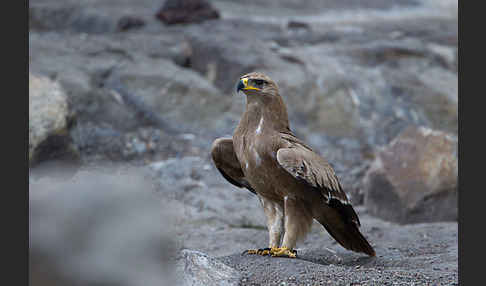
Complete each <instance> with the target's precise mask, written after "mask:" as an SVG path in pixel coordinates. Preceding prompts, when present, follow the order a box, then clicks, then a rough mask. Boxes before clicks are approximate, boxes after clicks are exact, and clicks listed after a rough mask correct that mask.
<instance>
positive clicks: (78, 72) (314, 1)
mask: <svg viewBox="0 0 486 286" xmlns="http://www.w3.org/2000/svg"><path fill="white" fill-rule="evenodd" d="M457 4H458V3H457V1H452V0H393V1H390V0H387V1H385V0H370V1H358V0H356V1H355V0H346V1H342V0H309V1H295V0H283V1H264V0H250V1H234V0H213V1H210V0H206V1H203V0H179V1H174V0H172V1H171V0H166V1H164V0H139V1H130V0H85V1H74V0H62V1H59V0H31V1H29V166H30V168H29V197H30V245H29V248H30V274H31V281H30V283H31V285H78V284H79V285H152V284H153V285H156V284H157V285H165V284H164V283H169V284H167V285H172V284H170V283H172V282H173V281H178V282H177V283H180V284H184V285H208V283H210V282H209V281H219V282H220V284H219V285H237V284H238V283H239V284H240V285H254V284H261V285H267V284H268V285H307V284H310V285H314V284H316V283H317V284H319V283H321V284H326V283H337V284H340V283H341V284H343V285H346V284H349V283H354V282H356V283H359V284H362V285H367V284H373V283H378V284H381V285H387V284H390V285H391V283H392V282H393V281H394V282H397V283H402V284H403V285H411V284H415V285H417V284H418V285H421V284H433V285H454V284H457V283H458V276H457V196H458V185H457V173H458V164H457V144H458V138H457V132H458V108H457V106H458V49H457V47H458V22H457V20H458V14H457V12H458V8H457ZM254 70H258V71H263V72H265V73H267V74H268V75H269V76H271V77H272V78H273V79H274V80H275V81H276V82H277V83H278V85H279V86H280V90H281V95H282V96H283V98H284V100H285V102H286V103H287V106H288V110H289V115H290V121H291V129H292V130H293V131H294V132H295V133H296V134H297V135H298V136H299V137H300V138H302V139H303V140H304V141H306V142H307V143H308V144H309V145H311V146H312V147H313V148H314V149H315V150H316V151H318V152H319V153H321V154H322V155H323V156H324V157H325V158H327V160H328V161H329V162H330V163H331V164H332V166H333V167H334V168H335V170H336V173H337V175H338V176H339V178H340V179H341V182H342V185H343V187H344V188H345V190H346V192H347V193H348V196H349V197H350V199H351V201H352V203H353V205H354V206H355V207H356V209H357V211H358V213H359V215H360V219H361V221H362V225H363V226H362V231H363V233H364V234H365V236H367V237H368V238H369V240H370V241H371V242H372V245H373V246H374V247H375V248H376V251H377V257H376V258H375V259H373V260H369V259H368V258H365V257H362V256H360V255H359V254H355V253H352V252H349V251H346V250H344V249H343V248H342V247H340V246H339V245H337V244H336V243H334V242H333V240H332V239H331V238H330V237H329V235H328V234H327V233H326V231H325V230H324V229H323V228H322V227H320V226H319V225H318V224H316V225H314V227H313V231H312V233H311V234H310V235H309V237H308V238H307V239H306V240H305V241H303V242H302V243H301V244H300V245H299V246H298V247H299V250H298V251H299V254H301V257H302V259H300V260H292V261H290V260H282V259H273V260H272V259H270V258H268V259H267V258H260V260H258V259H257V258H254V257H245V256H239V253H240V252H241V251H243V250H244V249H248V248H255V247H263V246H266V243H267V233H266V229H265V219H264V215H263V211H262V210H261V207H260V205H259V202H258V200H257V199H256V198H255V197H254V196H253V195H252V194H251V193H250V192H248V191H246V190H240V189H237V188H236V187H233V186H232V185H230V184H229V183H227V182H226V181H225V180H224V178H223V177H221V176H220V175H219V173H218V172H217V171H216V170H215V168H214V166H213V164H212V162H211V160H210V156H209V149H210V146H211V143H212V141H213V140H214V139H215V138H217V137H221V136H231V134H232V132H233V130H234V128H235V126H236V125H237V123H238V120H239V117H240V115H241V113H242V111H243V109H244V104H245V98H244V96H242V95H241V94H240V95H237V94H236V93H235V84H236V81H237V78H238V77H239V76H240V75H242V74H244V73H247V72H250V71H254ZM182 249H185V250H183V251H180V250H182ZM330 266H333V267H330ZM172 268H174V269H176V270H174V269H172ZM265 269H273V271H270V272H269V271H265ZM173 270H174V271H173ZM174 273H175V274H176V275H173V274H174ZM278 273H286V274H285V275H277V274H278ZM173 279H175V280H173ZM171 281H172V282H171ZM174 283H175V282H174ZM198 283H199V284H198ZM281 283H286V284H281Z"/></svg>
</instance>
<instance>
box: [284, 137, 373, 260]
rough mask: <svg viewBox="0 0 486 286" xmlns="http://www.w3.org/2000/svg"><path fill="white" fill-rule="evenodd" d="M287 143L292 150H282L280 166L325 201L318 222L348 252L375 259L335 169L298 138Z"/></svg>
mask: <svg viewBox="0 0 486 286" xmlns="http://www.w3.org/2000/svg"><path fill="white" fill-rule="evenodd" d="M285 137H287V138H285ZM285 139H287V140H285ZM284 140H285V141H286V142H287V144H286V145H287V146H288V147H286V148H280V149H278V151H277V161H278V164H279V165H280V166H281V167H282V168H283V169H285V170H286V171H287V172H288V173H289V174H290V175H292V176H293V177H294V178H295V179H297V180H299V181H301V182H302V183H304V184H305V185H307V186H308V187H309V188H312V189H315V190H318V191H320V193H321V194H322V196H323V197H324V199H325V203H324V204H323V205H322V206H320V207H319V211H318V214H317V215H316V217H315V219H316V220H317V221H319V223H321V224H322V225H323V226H324V227H325V228H326V230H327V231H328V232H329V234H330V235H331V236H332V237H333V238H334V239H336V240H337V241H338V242H339V243H340V244H341V245H342V246H344V247H345V248H347V249H351V250H354V251H358V252H364V253H366V254H368V255H371V256H374V255H375V251H374V250H373V247H371V245H370V244H369V243H368V241H367V240H366V238H365V237H364V236H363V235H362V234H361V233H360V232H359V229H358V227H359V226H360V221H359V218H358V215H357V214H356V212H355V211H354V209H353V207H352V206H351V204H350V203H349V201H348V198H347V196H346V194H345V193H344V191H343V188H342V186H341V183H340V182H339V180H338V178H337V176H336V174H335V172H334V170H333V168H332V167H331V166H330V165H329V163H328V162H326V160H325V159H324V158H322V157H321V156H319V155H318V154H317V153H315V152H314V151H312V150H311V149H310V148H309V147H307V146H306V145H305V144H303V143H302V142H301V141H300V140H298V139H297V138H295V137H293V138H291V137H290V136H289V135H285V136H284ZM288 143H290V144H288Z"/></svg>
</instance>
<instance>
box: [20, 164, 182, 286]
mask: <svg viewBox="0 0 486 286" xmlns="http://www.w3.org/2000/svg"><path fill="white" fill-rule="evenodd" d="M53 172H56V170H54V171H53ZM178 212H179V211H178V210H177V209H174V208H171V205H170V202H168V201H166V200H162V198H161V197H159V196H157V195H156V194H155V193H154V192H153V186H152V184H151V183H150V181H147V180H146V179H145V178H144V175H143V174H142V173H140V172H139V171H138V170H134V169H133V168H125V169H120V168H118V169H111V168H102V167H97V168H96V169H92V170H82V171H80V172H78V173H77V174H76V175H75V176H74V177H73V178H71V179H70V180H58V179H54V178H52V177H50V176H45V177H43V178H40V179H37V180H32V181H31V182H30V183H29V264H30V267H29V271H30V272H29V273H30V275H29V276H30V278H31V281H32V283H33V284H35V285H45V284H47V285H174V279H175V278H176V277H175V276H174V275H173V274H172V273H173V271H174V269H175V263H174V262H175V259H176V253H177V249H178V245H177V242H176V238H175V234H176V232H175V230H174V227H173V226H175V225H176V223H175V221H176V218H177V217H178V216H180V214H178Z"/></svg>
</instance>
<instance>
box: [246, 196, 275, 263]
mask: <svg viewBox="0 0 486 286" xmlns="http://www.w3.org/2000/svg"><path fill="white" fill-rule="evenodd" d="M258 198H259V199H260V202H261V204H262V206H263V211H264V212H265V216H266V217H267V228H268V248H262V249H250V250H247V251H245V252H246V253H248V254H260V255H268V254H270V251H271V249H277V248H278V246H279V245H280V240H281V237H282V233H283V229H284V206H283V204H282V203H280V202H275V201H272V200H269V199H266V198H264V197H261V196H258Z"/></svg>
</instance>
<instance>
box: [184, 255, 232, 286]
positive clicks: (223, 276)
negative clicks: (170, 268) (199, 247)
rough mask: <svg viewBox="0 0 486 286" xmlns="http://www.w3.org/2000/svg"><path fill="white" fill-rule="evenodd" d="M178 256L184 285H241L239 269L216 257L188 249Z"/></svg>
mask: <svg viewBox="0 0 486 286" xmlns="http://www.w3.org/2000/svg"><path fill="white" fill-rule="evenodd" d="M180 256H182V258H181V261H180V262H179V269H178V270H179V273H181V274H182V276H183V284H182V285H184V286H189V285H191V286H206V285H207V286H211V285H221V286H230V285H235V286H236V285H241V284H240V283H241V282H240V280H241V274H240V273H239V271H237V270H235V269H233V268H231V267H229V266H227V265H225V264H224V263H222V262H221V261H219V260H218V259H216V258H213V257H210V256H209V255H207V254H205V253H202V252H199V251H194V250H188V249H183V250H182V251H181V253H180Z"/></svg>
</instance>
